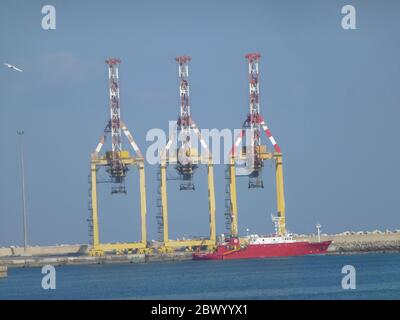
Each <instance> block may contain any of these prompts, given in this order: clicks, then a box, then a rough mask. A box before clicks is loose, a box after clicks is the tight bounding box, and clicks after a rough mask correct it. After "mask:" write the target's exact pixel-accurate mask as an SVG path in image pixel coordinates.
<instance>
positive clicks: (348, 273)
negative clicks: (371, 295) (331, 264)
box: [342, 264, 356, 290]
mask: <svg viewBox="0 0 400 320" xmlns="http://www.w3.org/2000/svg"><path fill="white" fill-rule="evenodd" d="M342 274H345V276H344V277H343V279H342V289H343V290H349V289H351V290H354V289H356V268H354V266H352V265H349V264H348V265H345V266H343V268H342Z"/></svg>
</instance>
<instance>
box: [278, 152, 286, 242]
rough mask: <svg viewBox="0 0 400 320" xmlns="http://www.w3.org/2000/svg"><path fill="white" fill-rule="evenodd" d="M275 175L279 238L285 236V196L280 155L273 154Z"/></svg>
mask: <svg viewBox="0 0 400 320" xmlns="http://www.w3.org/2000/svg"><path fill="white" fill-rule="evenodd" d="M275 174H276V202H277V211H278V233H279V235H280V236H284V235H285V234H286V220H285V194H284V187H283V169H282V155H281V154H278V155H277V154H275Z"/></svg>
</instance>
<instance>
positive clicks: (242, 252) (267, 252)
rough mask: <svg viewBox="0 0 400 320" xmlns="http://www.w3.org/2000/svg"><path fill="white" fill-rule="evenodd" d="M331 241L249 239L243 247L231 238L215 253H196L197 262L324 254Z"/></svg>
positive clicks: (253, 236)
mask: <svg viewBox="0 0 400 320" xmlns="http://www.w3.org/2000/svg"><path fill="white" fill-rule="evenodd" d="M331 242H332V241H331V240H328V241H319V242H309V241H297V240H293V238H292V236H291V235H287V236H284V237H259V236H258V235H251V236H249V237H247V241H246V244H243V245H241V244H240V243H239V239H238V238H231V239H229V240H228V241H227V242H226V243H223V244H220V245H218V247H217V249H216V250H215V251H214V252H207V253H194V254H193V258H194V259H195V260H203V259H208V260H230V259H251V258H253V259H254V258H270V257H287V256H303V255H308V254H324V253H325V252H326V251H327V250H328V247H329V245H330V244H331Z"/></svg>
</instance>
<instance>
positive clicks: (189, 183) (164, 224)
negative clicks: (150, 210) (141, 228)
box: [158, 56, 216, 251]
mask: <svg viewBox="0 0 400 320" xmlns="http://www.w3.org/2000/svg"><path fill="white" fill-rule="evenodd" d="M190 60H191V58H190V57H189V56H179V57H176V58H175V61H176V62H177V64H178V80H179V110H180V111H179V117H178V120H177V121H176V130H174V132H173V134H172V135H171V136H170V137H169V141H168V142H167V144H166V146H165V149H164V150H163V151H162V152H161V159H160V186H159V188H160V192H159V195H160V199H159V204H160V205H159V207H160V214H159V216H158V220H159V230H160V231H161V233H162V241H163V250H166V251H168V250H171V249H172V248H176V247H186V248H188V249H193V248H194V247H201V246H207V247H209V248H211V247H214V246H215V244H216V228H215V196H214V173H213V162H212V158H211V153H210V152H209V148H208V146H207V143H206V142H205V140H204V138H203V137H202V135H201V133H200V130H199V128H198V127H197V125H196V124H195V122H194V121H193V119H192V116H191V113H190V92H189V62H190ZM174 129H175V128H174ZM194 137H197V139H198V141H200V144H201V148H202V149H201V151H202V152H201V153H199V151H198V147H199V146H198V143H197V141H196V143H194V142H193V141H192V138H194ZM176 138H177V140H178V143H177V144H176V143H175V140H176ZM173 145H174V147H172V146H173ZM202 164H205V165H206V166H207V181H208V205H209V222H210V237H209V239H202V240H198V239H191V240H170V239H169V227H168V198H167V167H168V165H174V167H175V169H176V171H177V173H178V176H179V177H178V180H179V181H180V190H181V191H182V190H195V186H194V183H193V174H194V171H195V169H196V168H198V166H199V165H202Z"/></svg>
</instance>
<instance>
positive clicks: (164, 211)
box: [160, 161, 169, 244]
mask: <svg viewBox="0 0 400 320" xmlns="http://www.w3.org/2000/svg"><path fill="white" fill-rule="evenodd" d="M160 171H161V190H160V192H161V211H162V219H163V241H164V244H165V243H167V242H168V239H169V233H168V198H167V164H166V163H165V162H164V161H162V162H161V168H160Z"/></svg>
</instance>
